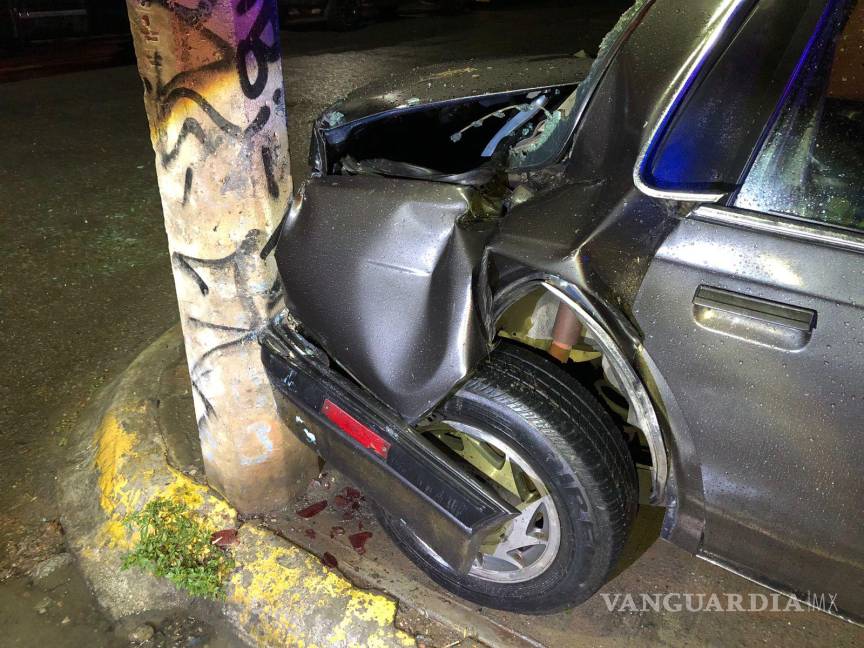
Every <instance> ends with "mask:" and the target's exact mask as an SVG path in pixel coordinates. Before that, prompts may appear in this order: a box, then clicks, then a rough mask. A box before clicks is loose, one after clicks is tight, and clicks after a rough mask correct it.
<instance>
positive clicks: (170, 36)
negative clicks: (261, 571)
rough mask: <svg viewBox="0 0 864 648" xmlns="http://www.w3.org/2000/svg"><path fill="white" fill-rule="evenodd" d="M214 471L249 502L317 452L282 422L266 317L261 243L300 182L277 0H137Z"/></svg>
mask: <svg viewBox="0 0 864 648" xmlns="http://www.w3.org/2000/svg"><path fill="white" fill-rule="evenodd" d="M126 6H127V9H128V12H129V22H130V24H131V27H132V36H133V40H134V43H135V54H136V56H137V59H138V71H139V73H140V75H141V80H142V82H143V84H144V105H145V107H146V110H147V118H148V121H149V123H150V138H151V140H152V142H153V148H154V150H155V152H156V171H157V176H158V179H159V192H160V194H161V197H162V210H163V212H164V215H165V229H166V231H167V234H168V246H169V249H170V252H171V264H172V268H173V271H174V281H175V284H176V289H177V301H178V302H179V307H180V319H181V322H182V326H183V336H184V340H185V344H186V356H187V360H188V363H189V372H190V375H191V378H192V388H193V395H194V400H195V413H196V417H197V419H198V430H199V435H200V438H201V448H202V451H203V454H204V464H205V467H206V471H207V478H208V480H209V482H210V483H211V485H213V486H214V487H215V488H216V489H217V490H218V491H220V492H221V493H222V494H223V495H224V496H225V497H226V498H227V499H228V500H229V501H230V502H231V503H232V504H233V505H234V506H236V507H237V508H238V509H239V510H240V511H243V512H256V511H267V510H277V509H280V508H283V507H285V506H287V505H288V504H289V503H290V501H291V498H292V497H293V495H294V494H295V493H296V492H298V490H299V489H300V488H302V487H305V485H306V483H307V481H308V479H309V478H311V477H312V476H313V475H314V471H315V468H316V466H317V464H316V461H315V459H314V456H313V455H312V454H311V453H310V452H309V451H308V450H307V449H306V448H305V447H304V446H302V445H301V444H300V443H299V442H298V441H297V440H296V439H295V438H294V437H293V435H292V434H291V432H290V431H289V430H288V429H287V428H285V427H284V425H283V424H282V423H281V422H280V420H279V417H278V416H277V414H276V410H275V406H274V402H273V396H272V394H271V392H270V388H269V385H268V383H267V378H266V375H265V374H264V370H263V368H262V367H261V363H260V359H259V351H258V344H257V342H256V340H255V336H256V331H258V330H259V329H260V327H261V326H263V325H264V324H265V322H266V321H267V319H268V318H269V317H270V316H271V315H272V314H273V313H274V311H275V310H277V309H278V308H279V307H280V303H281V286H280V285H279V281H278V275H277V273H276V268H275V264H274V262H273V259H272V257H271V258H270V259H267V260H266V261H264V260H262V259H261V258H260V256H259V252H260V250H261V248H262V247H263V246H264V244H265V243H266V241H267V238H268V237H269V235H270V233H271V232H272V231H273V229H274V228H275V227H276V226H277V224H278V223H279V221H280V220H281V218H282V214H283V213H284V211H285V208H286V205H287V203H288V200H289V198H290V196H291V176H290V172H289V171H290V167H289V158H288V135H287V131H286V121H285V92H284V89H283V84H282V63H281V59H280V51H279V22H278V18H277V13H276V0H126Z"/></svg>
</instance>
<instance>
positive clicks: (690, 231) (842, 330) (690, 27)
mask: <svg viewBox="0 0 864 648" xmlns="http://www.w3.org/2000/svg"><path fill="white" fill-rule="evenodd" d="M638 5H639V6H637V7H636V8H635V9H634V10H633V11H632V12H631V15H629V16H628V20H627V23H626V26H625V28H624V29H621V30H619V32H618V33H617V34H616V35H615V39H614V40H615V42H614V43H609V44H607V47H606V48H605V49H604V51H603V52H602V54H601V57H600V59H599V60H598V61H597V62H596V63H595V64H594V67H593V68H592V71H591V73H590V75H589V76H588V78H587V79H585V80H584V81H583V82H582V83H583V86H582V90H580V92H581V97H580V102H581V103H580V105H579V107H578V110H579V119H578V122H577V123H576V127H575V131H574V132H573V134H572V137H571V138H570V139H569V141H568V149H567V151H566V152H565V154H564V159H565V160H566V164H567V167H566V168H567V170H566V181H565V182H563V183H559V184H557V185H556V186H555V187H554V188H551V189H550V190H548V191H545V192H541V193H540V194H539V195H537V196H536V197H535V198H533V199H532V200H528V201H527V202H525V203H523V204H520V205H518V206H516V207H515V208H513V209H512V210H511V211H509V212H508V213H507V214H506V216H505V217H504V218H503V219H502V221H501V222H500V223H499V224H497V226H496V228H494V229H492V230H488V231H487V230H486V229H483V231H482V232H480V233H478V232H474V231H471V232H469V233H467V234H466V230H465V225H464V219H460V218H459V217H457V216H454V217H452V218H437V219H432V220H430V219H429V218H427V217H426V216H424V214H426V213H433V212H436V209H438V207H441V209H443V210H444V211H445V212H446V211H448V210H449V212H452V213H453V214H456V213H469V212H470V211H471V204H472V197H471V190H470V189H466V188H465V187H462V186H457V185H454V184H446V183H444V184H437V183H428V182H422V181H417V180H410V181H409V180H403V179H397V178H351V177H339V176H327V175H326V170H324V171H323V174H324V175H325V177H322V178H318V179H313V180H312V181H311V182H310V183H309V185H308V186H307V187H306V193H305V196H304V197H302V198H301V199H299V200H297V201H296V202H295V205H294V207H293V209H292V212H291V214H289V216H288V218H286V224H285V227H284V229H283V231H282V236H281V240H280V242H279V245H278V246H277V260H278V262H279V265H280V271H281V273H282V276H283V281H284V282H285V288H286V297H287V301H288V306H289V308H290V309H291V310H292V312H294V313H295V314H297V315H298V316H299V319H300V320H301V321H302V322H303V323H304V325H305V326H307V328H308V329H309V330H311V331H312V332H314V333H315V334H316V335H317V337H318V339H319V341H321V342H322V343H323V346H324V348H325V349H326V350H327V352H328V353H329V354H330V355H331V356H332V357H334V358H335V359H336V360H337V362H338V363H339V364H340V365H341V366H342V367H343V368H345V369H346V371H347V372H348V373H349V374H350V375H351V376H353V377H354V378H355V380H356V381H357V382H358V383H360V384H361V385H363V386H364V387H366V388H367V389H368V390H369V392H371V393H372V394H373V395H375V396H376V397H377V398H379V399H380V400H381V401H382V402H383V403H384V404H385V405H386V406H388V407H390V408H391V409H393V410H395V411H396V412H397V413H399V414H400V415H401V416H402V417H403V419H404V420H406V421H407V422H409V423H411V422H414V421H416V420H418V419H419V418H420V417H422V416H423V415H424V414H425V413H427V412H428V411H429V410H430V409H431V408H433V407H434V406H435V405H436V404H437V403H439V402H441V400H443V399H444V398H446V397H447V395H448V394H449V393H450V392H451V391H452V390H453V389H454V388H456V387H457V386H458V384H459V383H460V382H461V381H462V380H464V379H465V378H466V377H467V376H468V375H470V374H471V372H472V371H473V370H474V369H475V368H476V367H477V365H478V363H479V362H480V361H481V360H482V358H483V357H484V356H485V355H486V354H487V353H488V352H489V351H490V349H491V348H492V347H493V346H494V333H495V321H496V318H497V317H498V316H499V315H500V314H501V313H503V312H504V311H506V309H507V308H508V306H509V305H511V304H513V303H514V302H515V300H516V299H517V298H519V297H520V296H521V295H524V294H526V292H527V291H530V290H532V289H536V288H537V287H538V286H540V287H544V288H546V289H547V290H549V291H551V292H554V293H555V294H556V296H558V297H559V298H561V299H563V300H565V301H567V303H569V304H570V305H571V306H572V307H573V308H575V309H576V310H577V312H578V313H579V314H580V316H582V319H583V320H584V321H585V322H586V323H587V324H588V327H589V329H590V330H591V331H592V333H593V334H594V338H595V339H596V340H597V341H598V343H599V344H600V346H601V347H603V351H604V352H605V354H606V355H607V356H608V357H609V359H610V362H611V363H612V365H613V370H614V373H615V374H616V376H617V380H618V383H619V385H620V386H622V389H623V390H624V391H625V392H626V394H627V396H628V399H629V400H630V403H631V405H633V406H635V408H636V410H637V415H638V419H639V422H640V427H641V428H642V430H643V432H645V434H646V437H647V438H648V441H649V445H650V447H651V451H652V457H653V460H654V467H653V468H654V475H653V479H654V483H653V489H654V492H653V498H654V501H655V502H657V503H659V504H663V505H665V506H666V507H667V515H666V519H665V522H664V526H663V531H662V533H663V536H664V537H665V538H667V539H669V540H670V541H672V542H674V543H676V544H678V545H680V546H682V547H684V548H686V549H688V550H690V551H692V552H694V553H696V554H698V555H700V556H702V557H704V558H706V559H708V560H711V561H713V562H715V563H717V564H720V565H722V566H724V567H727V568H729V569H732V570H733V571H736V572H737V573H740V574H742V575H744V576H746V577H749V578H751V579H753V580H756V581H758V582H760V583H763V584H766V585H768V586H770V587H773V588H775V589H777V590H779V591H781V592H784V593H788V594H792V595H795V596H797V597H798V598H799V599H802V600H805V601H806V600H808V598H809V597H812V595H814V594H815V595H816V596H817V597H818V596H819V595H820V594H825V595H826V596H828V595H831V596H834V597H835V598H834V601H835V602H836V605H837V609H836V610H834V611H838V610H839V612H840V613H841V615H843V616H845V617H847V618H852V619H861V618H862V617H864V524H862V519H864V510H862V507H864V487H862V482H861V480H860V479H859V478H858V475H857V471H858V470H859V467H860V466H861V465H864V444H862V443H861V441H860V438H859V435H858V430H859V427H860V421H861V420H862V415H864V394H861V393H860V390H861V387H860V377H861V376H862V374H864V346H862V341H864V334H861V322H862V321H864V320H862V318H864V310H862V306H861V305H862V304H864V283H862V282H861V281H858V280H856V279H857V278H858V277H860V276H861V273H862V268H864V264H862V260H864V259H862V256H861V255H862V252H864V237H862V236H860V235H859V234H856V233H852V232H848V231H841V230H836V229H832V228H830V227H826V226H822V225H819V224H817V223H808V222H805V221H792V220H789V219H785V218H782V217H778V216H774V215H768V214H760V213H753V212H747V211H744V210H740V209H736V208H734V207H731V206H729V204H728V203H729V200H728V198H729V196H730V195H731V194H732V193H733V192H734V190H735V188H736V187H737V186H738V185H739V184H740V180H741V177H742V176H743V174H745V173H746V170H747V168H748V165H749V163H750V161H751V154H752V152H753V151H754V150H755V149H757V148H758V146H759V143H760V141H761V139H762V137H763V136H764V133H765V130H766V128H767V126H768V125H769V123H770V122H771V120H772V118H773V117H774V116H775V115H776V109H777V106H778V104H779V103H780V101H781V99H782V97H783V93H784V92H785V90H784V86H785V84H786V79H788V77H789V75H790V73H791V70H792V68H793V67H794V62H795V61H796V60H797V59H799V58H800V56H801V53H802V52H803V51H804V49H805V47H806V46H807V43H808V39H809V35H810V34H811V33H812V32H813V30H814V29H815V26H816V22H817V21H818V19H819V17H820V16H821V15H822V11H823V9H824V7H825V5H826V3H825V2H821V3H819V2H807V1H806V0H800V1H791V2H790V1H788V0H787V1H781V0H762V1H761V2H753V1H749V0H692V1H689V2H686V3H682V2H675V1H673V0H656V1H655V2H650V1H649V2H642V3H638ZM790 15H791V16H792V17H791V18H790ZM784 16H785V18H784ZM757 34H758V36H759V38H760V39H761V40H762V41H764V44H765V47H768V48H770V47H774V49H775V50H777V49H778V48H779V49H782V50H783V51H784V54H783V55H782V56H781V55H779V54H778V55H777V60H776V61H774V62H773V63H772V64H771V66H770V67H771V69H770V70H768V69H767V68H766V69H765V70H762V71H761V72H760V71H756V72H754V73H753V74H752V75H751V76H752V77H754V78H752V79H751V80H752V83H753V84H754V85H752V86H751V87H748V86H747V84H746V83H745V82H744V81H741V80H740V78H736V77H735V75H729V74H724V69H726V70H730V69H731V70H736V69H739V70H740V69H741V67H740V66H741V65H743V64H745V62H746V61H748V59H749V58H750V57H752V52H750V51H748V49H747V48H748V46H749V45H750V44H752V43H754V42H756V41H754V40H752V39H753V38H754V35H757ZM724 66H725V67H724ZM754 67H757V68H758V67H759V66H754ZM709 71H710V74H709ZM745 76H746V75H745ZM583 77H584V74H581V75H580V76H579V77H578V78H576V79H574V80H575V81H579V80H580V79H582V78H583ZM696 80H698V81H699V83H696V82H695V81H696ZM536 85H537V86H543V85H544V84H543V83H542V82H539V83H537V84H536ZM529 86H530V84H529ZM700 92H701V93H706V94H708V95H710V96H715V97H723V98H724V107H723V108H722V109H718V110H719V111H720V112H721V113H723V111H725V113H724V114H720V115H716V117H717V121H714V123H713V127H714V128H715V129H716V130H715V131H713V132H712V131H711V128H708V129H703V130H702V131H701V132H699V133H696V134H695V135H694V137H696V138H697V139H699V142H704V146H705V147H706V150H709V149H710V150H711V151H712V155H713V154H715V153H716V158H717V160H716V163H714V162H713V161H712V165H710V169H708V171H709V172H710V179H711V182H704V183H699V182H697V183H695V184H694V188H693V189H691V190H688V191H681V190H670V189H664V188H662V187H658V186H657V185H656V184H655V183H653V182H652V179H651V171H650V169H649V168H648V167H647V166H646V165H647V164H648V163H649V161H650V156H651V151H652V147H653V146H656V145H657V140H658V137H659V135H660V134H661V133H662V132H663V131H664V128H666V127H667V126H669V125H670V124H671V123H673V120H674V119H676V114H677V112H676V111H678V110H679V109H680V108H681V106H683V105H684V102H687V101H691V102H696V101H697V99H698V97H696V98H694V95H696V94H698V93H700ZM353 105H354V110H355V113H356V114H357V118H358V119H363V118H367V117H368V116H369V115H370V114H378V111H376V110H369V111H368V113H367V114H363V110H362V109H361V108H359V107H358V103H357V101H356V100H355V102H354V104H353ZM688 105H690V104H688ZM694 105H695V104H694ZM400 106H401V107H400ZM410 109H412V108H411V107H409V106H404V105H401V104H400V105H396V106H392V107H390V108H388V109H387V110H388V111H390V112H397V113H398V111H399V110H410ZM742 111H746V112H743V114H744V115H746V117H747V118H746V119H745V118H743V117H742ZM328 114H329V115H330V117H328V118H327V119H330V118H332V111H330V113H328ZM343 116H344V115H343ZM736 116H737V118H738V119H737V120H736V119H734V118H735V117H736ZM344 123H345V122H344V121H343V120H340V123H339V125H344ZM326 126H327V124H324V125H322V123H321V122H319V124H318V132H317V134H316V138H318V139H317V141H318V142H319V144H320V142H321V137H322V134H321V132H320V129H321V128H323V127H326ZM330 126H332V124H330ZM721 128H722V132H723V139H724V144H723V147H722V149H717V148H716V142H717V140H718V139H719V137H718V136H719V134H720V130H721ZM700 138H701V139H700ZM712 146H713V147H715V148H714V149H711V147H712ZM717 151H719V152H717ZM708 157H711V155H708ZM319 161H320V160H319ZM319 171H321V169H319ZM424 185H425V186H424ZM436 205H437V206H438V207H436ZM433 221H434V223H433V224H431V225H429V223H430V222H433ZM340 223H341V225H340ZM406 223H408V224H411V223H414V224H415V226H417V227H419V226H418V225H417V224H418V223H424V224H425V225H424V226H425V227H426V228H427V229H426V231H425V234H422V233H421V231H420V229H417V230H416V232H415V234H416V235H414V236H406V235H404V234H405V231H404V230H402V227H403V225H405V224H406ZM415 229H416V228H415ZM421 229H422V228H421ZM469 229H470V228H469ZM412 231H413V230H412ZM370 272H371V274H370ZM706 288H709V289H719V290H720V291H722V292H720V293H711V292H710V291H709V292H707V293H706V292H705V289H706ZM700 289H701V290H700ZM718 294H719V295H720V296H721V298H722V296H723V295H732V296H733V297H742V298H743V299H744V301H743V302H741V303H742V304H743V306H742V307H741V309H739V310H738V311H737V312H732V311H730V310H729V309H728V308H725V307H724V306H723V305H722V304H721V306H720V307H719V308H717V307H715V306H716V304H714V305H712V304H713V302H712V301H711V299H710V298H711V297H712V296H714V297H716V296H717V295H718ZM706 295H707V297H706ZM322 296H325V297H322ZM733 301H734V299H733ZM759 304H762V305H767V306H765V308H761V307H759ZM760 308H761V309H760ZM772 308H776V309H779V310H778V311H777V312H780V313H781V314H782V315H784V316H788V315H789V313H793V314H794V313H800V314H802V317H801V318H800V321H799V320H795V321H792V322H791V323H790V321H789V319H788V317H786V318H785V319H784V317H781V318H780V319H777V318H775V319H773V320H772V319H771V317H765V316H764V315H765V313H766V312H767V313H769V315H770V312H773V311H772ZM811 316H812V317H811ZM808 318H810V319H808ZM808 322H809V323H808ZM802 323H804V325H802ZM850 327H851V328H850Z"/></svg>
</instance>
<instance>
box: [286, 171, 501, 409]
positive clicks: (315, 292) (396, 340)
mask: <svg viewBox="0 0 864 648" xmlns="http://www.w3.org/2000/svg"><path fill="white" fill-rule="evenodd" d="M475 198H476V193H475V192H474V190H473V189H471V188H469V187H462V186H457V185H450V184H443V183H435V182H423V181H411V180H404V179H399V180H396V179H391V178H383V177H362V176H355V177H352V176H331V177H328V178H313V179H311V180H310V181H308V182H307V184H306V185H305V187H304V190H303V191H302V192H301V193H300V194H299V195H298V197H297V198H296V199H295V202H294V205H293V206H292V209H291V211H290V212H289V214H288V215H287V216H286V219H285V222H284V224H283V228H282V232H281V235H280V239H279V243H278V245H277V247H276V261H277V264H278V266H279V272H280V275H281V276H282V281H283V283H284V288H285V297H286V303H287V306H288V308H289V310H290V311H291V313H292V314H293V315H294V316H295V317H296V318H297V319H298V320H299V321H300V322H301V324H302V325H303V328H304V331H306V332H307V334H308V335H310V336H311V337H313V338H314V339H315V340H316V341H317V342H318V343H319V344H321V346H323V348H324V349H325V350H326V351H327V352H328V354H329V355H330V356H331V357H332V358H333V359H334V360H335V361H336V362H337V363H338V364H339V365H341V367H342V368H343V369H344V370H345V371H347V372H348V373H349V374H350V375H351V376H352V377H353V378H354V379H355V380H356V381H357V382H359V383H360V384H361V385H363V386H364V387H366V388H367V389H368V390H369V391H370V392H371V393H373V394H374V395H375V396H376V397H377V398H379V399H380V400H381V401H383V402H384V403H385V404H386V405H388V406H389V407H390V408H391V409H393V410H395V411H396V412H397V413H398V414H399V415H400V416H401V417H402V418H403V419H404V420H405V421H407V422H408V423H412V422H416V421H417V420H418V419H419V418H421V417H422V416H423V415H424V414H426V413H428V412H429V410H431V409H432V408H433V407H434V406H435V405H437V404H438V403H439V402H441V401H442V400H443V399H444V398H445V397H446V396H447V395H448V394H449V393H450V391H452V389H453V388H454V386H456V385H458V384H459V382H460V381H462V380H463V379H464V378H465V377H466V376H467V375H468V373H469V372H470V371H471V370H473V369H474V368H475V367H476V366H477V365H478V364H479V362H480V361H481V360H482V359H483V357H485V355H486V354H487V353H488V350H489V342H488V340H487V337H486V334H485V327H484V326H483V324H482V318H481V311H483V310H484V309H482V308H479V307H478V303H477V298H476V297H475V290H474V280H475V275H476V273H477V272H478V271H479V268H480V267H481V265H482V264H481V260H482V257H483V253H484V249H485V246H486V243H487V241H488V239H489V238H490V236H491V234H492V232H493V231H494V228H495V222H494V220H492V221H490V220H486V219H483V218H482V217H475V216H474V215H473V210H472V204H473V203H474V202H476V200H475ZM481 299H482V296H481Z"/></svg>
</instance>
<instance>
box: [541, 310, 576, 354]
mask: <svg viewBox="0 0 864 648" xmlns="http://www.w3.org/2000/svg"><path fill="white" fill-rule="evenodd" d="M581 337H582V322H581V321H580V320H579V316H578V315H576V313H575V312H573V309H572V308H570V307H569V306H568V305H567V304H565V303H564V302H561V303H560V304H559V305H558V314H557V315H555V325H554V327H553V328H552V344H550V345H549V355H551V356H552V357H553V358H555V359H556V360H557V361H558V362H567V359H568V358H569V357H570V352H571V351H572V350H573V347H574V346H576V343H577V342H579V339H580V338H581Z"/></svg>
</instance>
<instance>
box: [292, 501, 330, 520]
mask: <svg viewBox="0 0 864 648" xmlns="http://www.w3.org/2000/svg"><path fill="white" fill-rule="evenodd" d="M325 508H327V500H321V501H320V502H315V503H314V504H310V505H309V506H307V507H306V508H304V509H300V510H299V511H297V515H299V516H300V517H302V518H311V517H315V516H316V515H318V514H319V513H320V512H321V511H323V510H324V509H325Z"/></svg>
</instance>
